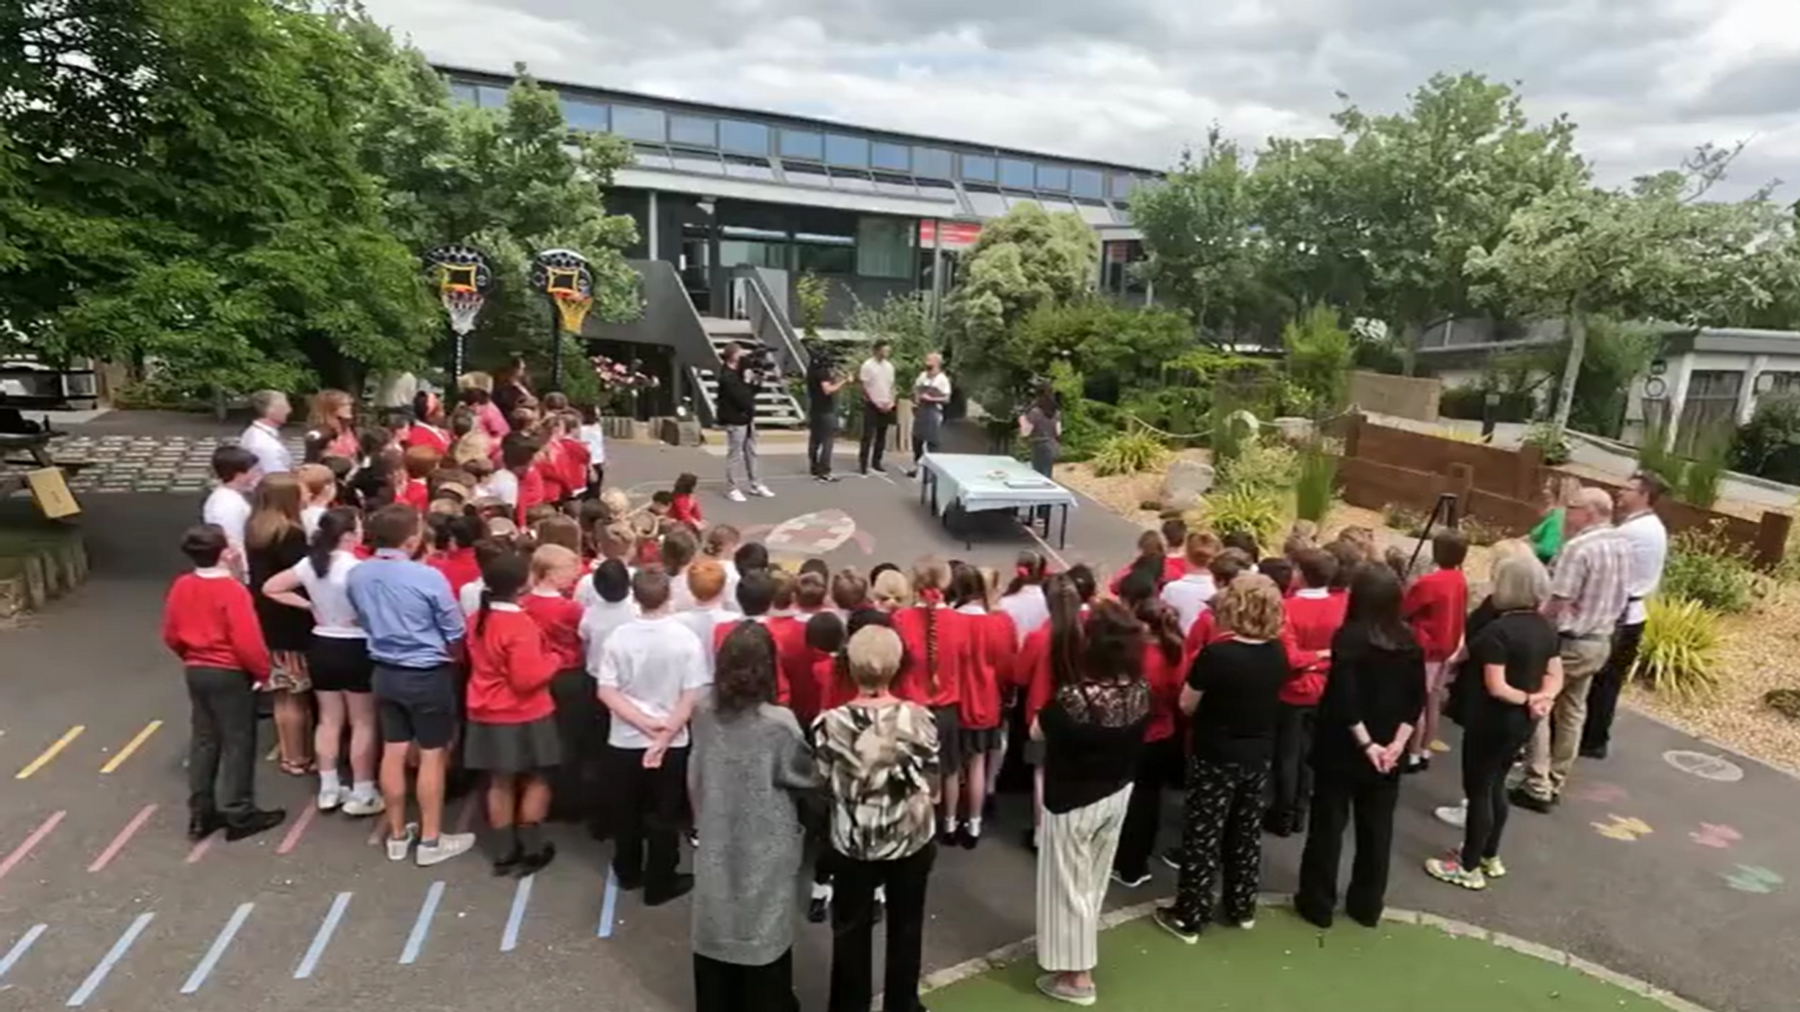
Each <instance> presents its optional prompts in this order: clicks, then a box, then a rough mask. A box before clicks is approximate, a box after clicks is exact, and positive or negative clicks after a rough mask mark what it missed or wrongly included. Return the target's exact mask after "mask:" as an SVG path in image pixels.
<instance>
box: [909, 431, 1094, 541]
mask: <svg viewBox="0 0 1800 1012" xmlns="http://www.w3.org/2000/svg"><path fill="white" fill-rule="evenodd" d="M919 502H920V503H922V504H925V505H927V506H928V507H929V508H930V510H931V513H932V515H933V516H936V517H939V518H940V519H941V520H942V521H943V523H944V527H945V528H946V529H949V530H951V531H952V533H955V530H954V525H953V517H956V516H959V515H962V514H969V513H985V512H990V511H995V510H1022V511H1026V513H1027V516H1028V517H1030V518H1033V519H1029V520H1028V521H1027V522H1028V523H1035V522H1036V520H1035V518H1036V517H1042V518H1043V521H1044V536H1045V537H1046V538H1048V537H1049V536H1050V511H1051V510H1054V509H1058V508H1060V509H1061V510H1062V528H1061V531H1060V533H1059V534H1058V535H1057V547H1058V548H1066V547H1068V542H1069V510H1070V508H1071V507H1073V506H1074V505H1075V494H1074V493H1073V492H1070V491H1069V490H1068V489H1066V488H1064V487H1062V486H1061V485H1058V484H1057V483H1056V482H1055V481H1052V480H1051V479H1049V478H1046V477H1044V476H1043V475H1041V474H1039V473H1037V472H1036V471H1033V470H1032V469H1031V467H1030V465H1028V464H1026V463H1025V462H1023V461H1020V460H1016V459H1014V458H1012V457H1002V456H994V455H989V454H978V453H927V454H926V455H925V456H924V457H923V458H922V459H921V460H920V461H919ZM940 502H941V504H942V505H941V507H940ZM970 543H971V542H970V539H969V536H968V532H967V530H966V528H965V530H964V532H963V545H964V546H965V547H968V546H969V545H970Z"/></svg>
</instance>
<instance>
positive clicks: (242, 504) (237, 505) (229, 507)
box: [200, 485, 250, 552]
mask: <svg viewBox="0 0 1800 1012" xmlns="http://www.w3.org/2000/svg"><path fill="white" fill-rule="evenodd" d="M200 521H201V522H202V523H208V524H217V525H218V526H219V527H220V528H222V529H223V530H224V531H225V540H226V541H227V542H229V543H230V544H231V547H233V548H235V549H237V550H238V551H240V552H241V551H243V549H244V525H245V524H247V523H249V522H250V500H249V499H246V498H244V493H242V492H239V491H238V490H237V489H235V488H230V487H227V486H225V485H220V486H218V487H217V488H214V489H213V490H212V492H211V493H210V494H208V495H207V497H206V504H205V505H203V506H201V507H200Z"/></svg>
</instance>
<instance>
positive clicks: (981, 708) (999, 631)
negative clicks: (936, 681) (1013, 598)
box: [957, 611, 1019, 731]
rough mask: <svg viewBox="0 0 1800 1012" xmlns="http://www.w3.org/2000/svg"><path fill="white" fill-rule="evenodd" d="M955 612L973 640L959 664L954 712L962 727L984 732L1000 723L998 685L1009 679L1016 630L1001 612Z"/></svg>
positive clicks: (1009, 680)
mask: <svg viewBox="0 0 1800 1012" xmlns="http://www.w3.org/2000/svg"><path fill="white" fill-rule="evenodd" d="M959 614H962V615H963V616H964V617H965V618H966V619H967V620H968V625H969V629H970V632H971V633H972V635H973V639H972V640H971V648H970V657H969V663H967V664H965V665H963V682H962V686H961V689H960V699H959V701H958V708H957V715H958V718H959V719H960V721H961V723H962V726H963V727H966V728H969V729H970V730H975V731H986V730H988V729H990V728H996V727H999V726H1000V716H1001V715H1000V687H1001V686H1003V685H1006V684H1008V683H1009V682H1011V680H1012V665H1013V660H1014V657H1013V655H1014V654H1015V653H1017V652H1018V642H1019V639H1018V633H1017V632H1016V631H1014V627H1013V620H1012V616H1011V615H1008V614H1007V613H1006V612H1003V611H994V612H960V613H959Z"/></svg>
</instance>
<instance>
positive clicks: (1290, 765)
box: [1267, 703, 1318, 836]
mask: <svg viewBox="0 0 1800 1012" xmlns="http://www.w3.org/2000/svg"><path fill="white" fill-rule="evenodd" d="M1317 712H1318V710H1317V708H1316V707H1311V706H1290V705H1288V704H1287V703H1283V704H1281V712H1280V713H1279V714H1277V716H1276V719H1275V762H1274V764H1273V765H1272V766H1271V768H1270V770H1269V816H1268V819H1267V822H1268V823H1269V825H1270V826H1272V827H1273V828H1274V829H1275V830H1276V831H1277V832H1280V833H1281V834H1282V835H1284V836H1285V835H1286V834H1288V833H1290V832H1292V833H1298V832H1301V831H1303V830H1305V829H1306V812H1307V808H1308V806H1309V805H1311V804H1312V792H1313V771H1312V763H1311V762H1310V761H1309V760H1310V759H1311V754H1312V739H1313V717H1314V716H1315V715H1316V714H1317Z"/></svg>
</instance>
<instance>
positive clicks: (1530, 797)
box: [1506, 787, 1556, 815]
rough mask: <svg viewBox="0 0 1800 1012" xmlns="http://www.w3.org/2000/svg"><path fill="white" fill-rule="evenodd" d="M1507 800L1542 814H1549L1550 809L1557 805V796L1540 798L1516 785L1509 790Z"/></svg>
mask: <svg viewBox="0 0 1800 1012" xmlns="http://www.w3.org/2000/svg"><path fill="white" fill-rule="evenodd" d="M1506 800H1508V801H1510V802H1512V803H1513V804H1514V805H1516V806H1517V807H1519V808H1523V809H1525V810H1527V811H1531V812H1537V813H1538V814H1540V815H1548V814H1550V810H1551V809H1552V808H1555V807H1556V799H1555V798H1540V797H1538V796H1537V795H1535V794H1533V793H1531V792H1530V791H1528V790H1526V789H1525V788H1523V787H1514V788H1513V789H1512V790H1510V791H1507V792H1506Z"/></svg>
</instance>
